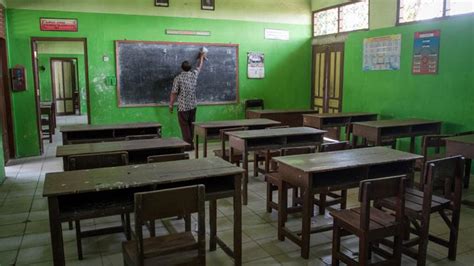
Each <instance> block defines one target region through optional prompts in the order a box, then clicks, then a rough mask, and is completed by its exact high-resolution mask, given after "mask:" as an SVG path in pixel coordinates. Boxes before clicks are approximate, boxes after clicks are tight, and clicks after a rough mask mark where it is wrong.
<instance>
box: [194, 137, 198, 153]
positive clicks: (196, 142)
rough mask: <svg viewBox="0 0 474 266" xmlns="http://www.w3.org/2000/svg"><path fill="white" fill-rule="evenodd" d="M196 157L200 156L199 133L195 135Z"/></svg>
mask: <svg viewBox="0 0 474 266" xmlns="http://www.w3.org/2000/svg"><path fill="white" fill-rule="evenodd" d="M194 157H195V158H196V159H198V158H199V135H198V134H196V135H195V136H194Z"/></svg>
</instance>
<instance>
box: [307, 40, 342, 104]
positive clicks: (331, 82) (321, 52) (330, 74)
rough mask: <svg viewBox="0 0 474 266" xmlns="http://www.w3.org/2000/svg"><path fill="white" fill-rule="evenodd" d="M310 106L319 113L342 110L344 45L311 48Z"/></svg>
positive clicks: (335, 44)
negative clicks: (311, 79) (311, 83)
mask: <svg viewBox="0 0 474 266" xmlns="http://www.w3.org/2000/svg"><path fill="white" fill-rule="evenodd" d="M313 71H314V72H313V75H312V76H313V77H312V78H313V86H312V93H311V94H312V99H311V106H312V107H313V109H314V110H318V111H319V112H320V113H339V112H340V111H341V110H342V87H343V86H342V85H343V84H342V81H343V75H344V43H334V44H328V45H315V46H313Z"/></svg>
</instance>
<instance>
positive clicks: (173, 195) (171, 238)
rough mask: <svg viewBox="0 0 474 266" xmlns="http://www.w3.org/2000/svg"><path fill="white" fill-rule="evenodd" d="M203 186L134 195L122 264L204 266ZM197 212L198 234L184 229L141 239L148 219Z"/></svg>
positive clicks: (123, 247) (123, 244)
mask: <svg viewBox="0 0 474 266" xmlns="http://www.w3.org/2000/svg"><path fill="white" fill-rule="evenodd" d="M204 198H205V189H204V186H203V185H198V186H189V187H182V188H175V189H165V190H158V191H153V192H145V193H136V194H135V232H134V236H135V238H134V240H131V241H126V242H123V243H122V253H123V258H124V265H206V232H205V231H206V225H205V208H204ZM195 212H197V213H198V233H197V234H198V236H197V241H196V240H195V238H194V236H193V234H192V232H191V231H190V230H186V231H185V232H182V233H175V234H170V235H165V236H158V237H149V238H144V237H143V232H142V228H143V225H144V224H146V222H147V221H149V220H155V219H162V218H167V217H172V216H183V215H190V214H191V213H195Z"/></svg>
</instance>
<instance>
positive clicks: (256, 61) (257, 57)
mask: <svg viewBox="0 0 474 266" xmlns="http://www.w3.org/2000/svg"><path fill="white" fill-rule="evenodd" d="M264 60H265V55H264V54H263V53H257V52H248V53H247V76H248V78H249V79H263V78H264V77H265V62H264Z"/></svg>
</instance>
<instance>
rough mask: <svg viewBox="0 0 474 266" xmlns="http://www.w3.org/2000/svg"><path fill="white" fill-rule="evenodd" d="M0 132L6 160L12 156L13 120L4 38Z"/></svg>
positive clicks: (0, 70) (1, 44) (0, 58)
mask: <svg viewBox="0 0 474 266" xmlns="http://www.w3.org/2000/svg"><path fill="white" fill-rule="evenodd" d="M0 128H1V131H0V134H1V136H2V144H3V151H0V152H3V156H4V157H3V158H4V159H5V162H8V160H10V158H12V157H14V155H15V151H14V143H13V120H12V116H11V98H10V92H9V86H8V68H7V49H6V45H5V39H3V38H0Z"/></svg>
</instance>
